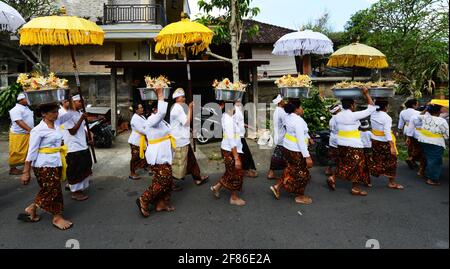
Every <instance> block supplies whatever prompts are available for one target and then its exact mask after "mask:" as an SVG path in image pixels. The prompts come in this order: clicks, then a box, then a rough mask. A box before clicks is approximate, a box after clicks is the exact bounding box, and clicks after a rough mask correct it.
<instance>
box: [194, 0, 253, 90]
mask: <svg viewBox="0 0 450 269" xmlns="http://www.w3.org/2000/svg"><path fill="white" fill-rule="evenodd" d="M251 2H252V0H209V1H207V0H199V1H198V5H199V8H200V10H201V11H202V12H204V13H206V14H207V15H203V16H202V17H200V18H199V19H197V21H198V22H201V23H204V24H205V25H207V26H210V27H211V28H212V29H213V30H214V32H215V34H216V39H215V41H216V43H219V42H220V43H222V42H228V43H230V45H231V55H232V58H231V59H228V58H225V57H222V56H220V55H217V54H214V53H212V52H211V51H208V52H207V53H208V54H209V55H211V56H213V57H216V58H219V59H222V60H225V61H228V62H231V64H232V66H233V81H234V82H237V81H239V58H238V51H239V47H240V44H241V40H242V34H243V32H244V27H243V24H244V23H243V21H244V19H248V18H252V17H254V16H256V15H258V14H259V11H260V10H259V8H257V7H251V6H250V4H251ZM213 10H218V11H219V13H220V14H222V15H219V16H212V15H209V14H210V13H211V12H212V11H213ZM249 32H250V33H255V32H257V27H255V26H254V27H252V28H251V29H249Z"/></svg>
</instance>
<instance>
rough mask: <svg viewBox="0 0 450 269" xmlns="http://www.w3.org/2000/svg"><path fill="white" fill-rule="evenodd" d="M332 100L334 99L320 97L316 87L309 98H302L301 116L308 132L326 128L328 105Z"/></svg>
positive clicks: (328, 116)
mask: <svg viewBox="0 0 450 269" xmlns="http://www.w3.org/2000/svg"><path fill="white" fill-rule="evenodd" d="M334 102H335V100H334V99H331V100H326V99H324V98H322V97H321V96H320V94H319V91H318V90H317V89H313V90H312V91H311V93H310V98H306V99H303V100H302V107H303V110H304V111H305V115H304V116H303V118H304V119H305V121H306V123H307V124H308V128H309V131H310V132H312V133H314V132H316V131H320V130H325V129H328V123H329V121H330V118H331V114H330V112H329V111H328V106H330V105H331V104H333V103H334Z"/></svg>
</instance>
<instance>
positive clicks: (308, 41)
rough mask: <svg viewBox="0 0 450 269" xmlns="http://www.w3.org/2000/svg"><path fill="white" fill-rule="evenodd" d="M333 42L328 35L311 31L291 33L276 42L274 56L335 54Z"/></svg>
mask: <svg viewBox="0 0 450 269" xmlns="http://www.w3.org/2000/svg"><path fill="white" fill-rule="evenodd" d="M333 51H334V50H333V42H332V41H331V39H329V38H328V37H327V36H326V35H324V34H322V33H318V32H314V31H311V30H305V31H300V32H294V33H289V34H286V35H284V36H282V37H281V38H280V39H279V40H278V41H277V42H275V45H274V49H273V51H272V54H274V55H279V56H303V55H307V54H321V55H324V54H329V53H333Z"/></svg>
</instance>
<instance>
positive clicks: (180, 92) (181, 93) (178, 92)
mask: <svg viewBox="0 0 450 269" xmlns="http://www.w3.org/2000/svg"><path fill="white" fill-rule="evenodd" d="M180 96H184V90H183V89H182V88H178V89H176V90H175V92H174V93H173V94H172V98H173V99H176V98H178V97H180Z"/></svg>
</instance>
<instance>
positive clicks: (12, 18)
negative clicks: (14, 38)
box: [0, 1, 25, 33]
mask: <svg viewBox="0 0 450 269" xmlns="http://www.w3.org/2000/svg"><path fill="white" fill-rule="evenodd" d="M23 24H25V20H24V19H23V18H22V16H21V15H20V14H19V12H17V10H15V9H14V8H12V7H11V6H9V5H7V4H5V3H4V2H2V1H0V31H8V32H13V33H14V32H16V31H17V29H19V28H20V26H22V25H23Z"/></svg>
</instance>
